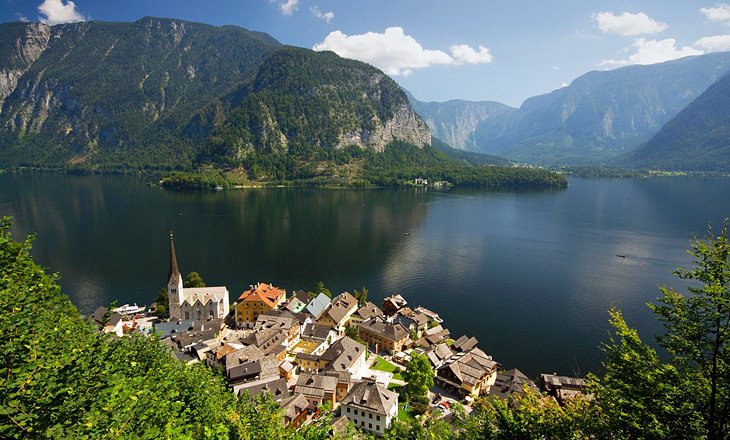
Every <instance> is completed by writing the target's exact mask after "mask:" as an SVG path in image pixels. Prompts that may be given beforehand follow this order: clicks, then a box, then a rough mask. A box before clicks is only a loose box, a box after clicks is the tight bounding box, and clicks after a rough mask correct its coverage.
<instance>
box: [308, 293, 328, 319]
mask: <svg viewBox="0 0 730 440" xmlns="http://www.w3.org/2000/svg"><path fill="white" fill-rule="evenodd" d="M329 304H330V299H329V298H328V297H327V295H325V294H324V293H320V294H319V295H317V296H316V297H314V299H312V300H311V301H310V302H309V304H307V307H306V308H305V310H306V311H307V312H309V313H311V314H312V316H314V319H315V320H317V319H319V317H320V316H322V314H323V313H324V311H325V310H326V309H327V306H329Z"/></svg>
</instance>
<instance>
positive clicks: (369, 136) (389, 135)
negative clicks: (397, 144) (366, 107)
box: [337, 104, 431, 152]
mask: <svg viewBox="0 0 730 440" xmlns="http://www.w3.org/2000/svg"><path fill="white" fill-rule="evenodd" d="M338 139H339V142H338V144H337V148H343V147H347V146H349V145H356V146H358V147H361V148H372V149H373V150H375V151H377V152H382V151H383V150H385V147H386V145H388V144H389V143H391V142H392V141H395V140H400V141H405V142H408V143H411V144H413V145H416V146H418V147H423V146H424V145H431V133H430V132H429V129H428V126H427V125H426V124H425V123H424V122H423V120H421V118H420V117H419V116H418V115H417V114H416V112H415V111H413V109H412V108H411V107H410V106H408V105H405V104H403V105H401V106H400V107H398V109H397V110H396V111H395V114H394V115H393V116H392V117H391V118H390V119H387V120H385V121H376V122H375V129H374V130H362V131H354V132H353V131H349V132H347V133H342V134H341V135H340V136H339V137H338Z"/></svg>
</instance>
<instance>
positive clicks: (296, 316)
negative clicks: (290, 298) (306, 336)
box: [259, 309, 309, 325]
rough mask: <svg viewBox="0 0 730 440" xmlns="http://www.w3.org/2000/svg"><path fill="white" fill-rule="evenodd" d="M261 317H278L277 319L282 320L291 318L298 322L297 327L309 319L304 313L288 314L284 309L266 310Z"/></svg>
mask: <svg viewBox="0 0 730 440" xmlns="http://www.w3.org/2000/svg"><path fill="white" fill-rule="evenodd" d="M261 315H264V316H278V317H282V318H293V319H295V320H296V321H299V325H304V322H305V321H306V320H307V318H309V315H308V314H306V313H305V312H297V313H293V312H290V311H289V310H285V309H272V310H267V311H265V312H264V313H262V314H261ZM261 315H259V316H261Z"/></svg>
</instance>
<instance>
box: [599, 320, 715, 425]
mask: <svg viewBox="0 0 730 440" xmlns="http://www.w3.org/2000/svg"><path fill="white" fill-rule="evenodd" d="M610 315H611V321H610V322H611V325H612V326H613V328H614V335H612V336H611V340H610V342H609V343H607V344H605V345H604V347H603V351H604V353H605V354H606V361H605V362H604V366H605V368H606V373H605V374H604V375H603V377H601V378H600V379H599V378H598V377H596V376H593V375H591V376H589V389H590V391H591V392H592V393H593V394H594V396H595V397H596V401H597V402H598V404H599V405H600V407H601V408H602V410H603V413H604V414H605V416H606V423H607V426H608V427H609V428H610V430H611V431H612V432H615V433H616V434H617V435H618V437H619V438H696V437H698V436H699V434H698V433H700V432H702V430H703V427H702V418H701V415H700V414H699V413H698V412H697V411H696V409H695V408H693V405H692V403H691V401H692V399H693V397H692V394H694V393H695V392H697V391H698V390H697V389H696V384H693V383H692V382H691V381H688V380H687V379H688V378H687V377H684V376H683V375H681V374H680V372H679V371H678V370H677V368H676V367H675V366H673V365H670V364H664V363H662V362H661V359H660V358H659V356H658V355H657V353H656V351H654V350H653V349H652V348H651V347H649V346H648V345H646V344H644V343H643V342H642V341H641V339H640V338H639V335H638V333H637V332H636V330H634V329H632V328H630V327H629V326H628V325H627V324H626V321H625V320H624V318H623V316H622V315H621V313H620V312H619V311H618V310H616V309H612V310H611V312H610Z"/></svg>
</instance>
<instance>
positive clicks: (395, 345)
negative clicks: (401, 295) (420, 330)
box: [357, 317, 409, 354]
mask: <svg viewBox="0 0 730 440" xmlns="http://www.w3.org/2000/svg"><path fill="white" fill-rule="evenodd" d="M357 331H358V333H359V334H360V338H362V340H363V341H365V342H367V343H368V344H369V345H371V346H372V347H377V349H375V351H380V350H387V351H388V352H390V353H391V354H395V353H397V352H399V351H403V347H404V346H405V345H407V341H409V338H408V330H406V329H405V327H403V326H402V325H401V324H399V323H390V322H388V321H386V320H384V319H383V318H382V317H375V318H370V319H368V320H366V321H364V322H361V323H360V324H358V325H357Z"/></svg>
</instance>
